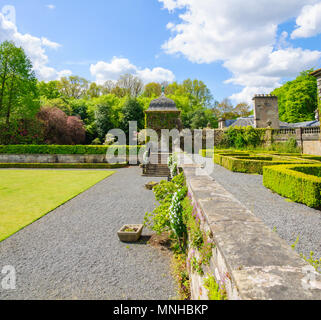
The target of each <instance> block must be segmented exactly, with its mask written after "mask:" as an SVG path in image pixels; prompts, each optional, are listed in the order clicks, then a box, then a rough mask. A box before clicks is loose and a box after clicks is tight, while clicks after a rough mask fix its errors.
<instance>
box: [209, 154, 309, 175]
mask: <svg viewBox="0 0 321 320" xmlns="http://www.w3.org/2000/svg"><path fill="white" fill-rule="evenodd" d="M214 162H215V163H217V164H219V165H221V166H223V167H224V168H226V169H228V170H230V171H233V172H241V173H251V174H263V168H264V167H265V166H274V165H282V164H294V163H298V164H300V163H311V161H309V160H304V159H302V161H301V160H291V159H288V158H282V157H271V156H266V157H263V156H262V157H258V156H250V155H243V156H240V155H239V154H234V155H233V154H218V155H214Z"/></svg>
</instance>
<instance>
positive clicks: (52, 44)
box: [41, 37, 61, 49]
mask: <svg viewBox="0 0 321 320" xmlns="http://www.w3.org/2000/svg"><path fill="white" fill-rule="evenodd" d="M41 42H42V45H43V46H45V47H48V48H51V49H58V48H60V47H61V44H59V43H57V42H53V41H50V40H48V39H47V38H45V37H42V38H41Z"/></svg>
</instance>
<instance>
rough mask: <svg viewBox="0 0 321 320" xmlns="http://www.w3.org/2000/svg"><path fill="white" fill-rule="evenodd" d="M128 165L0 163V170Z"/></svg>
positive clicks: (105, 167) (106, 167)
mask: <svg viewBox="0 0 321 320" xmlns="http://www.w3.org/2000/svg"><path fill="white" fill-rule="evenodd" d="M127 166H128V163H115V164H111V163H0V169H117V168H124V167H127Z"/></svg>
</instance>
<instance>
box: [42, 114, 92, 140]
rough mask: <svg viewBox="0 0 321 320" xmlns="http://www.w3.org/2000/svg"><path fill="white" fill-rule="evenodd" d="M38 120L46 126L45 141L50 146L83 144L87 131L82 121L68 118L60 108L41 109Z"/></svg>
mask: <svg viewBox="0 0 321 320" xmlns="http://www.w3.org/2000/svg"><path fill="white" fill-rule="evenodd" d="M37 118H38V119H39V120H40V121H41V122H42V123H43V124H44V139H45V142H46V143H48V144H58V145H59V144H61V145H63V144H66V145H68V144H81V143H84V142H85V139H86V131H85V128H84V125H83V122H82V120H80V119H78V118H77V117H68V116H67V115H66V114H65V113H64V112H63V111H62V110H60V109H58V108H41V110H40V111H39V113H38V115H37Z"/></svg>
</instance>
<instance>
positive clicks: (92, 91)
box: [87, 82, 102, 99]
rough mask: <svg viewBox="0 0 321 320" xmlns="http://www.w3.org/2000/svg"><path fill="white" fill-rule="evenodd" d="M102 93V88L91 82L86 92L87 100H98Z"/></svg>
mask: <svg viewBox="0 0 321 320" xmlns="http://www.w3.org/2000/svg"><path fill="white" fill-rule="evenodd" d="M101 93H102V87H101V86H99V85H97V83H95V82H92V83H91V84H90V86H89V89H88V90H87V96H88V97H89V99H92V98H98V97H99V96H100V95H101Z"/></svg>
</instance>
